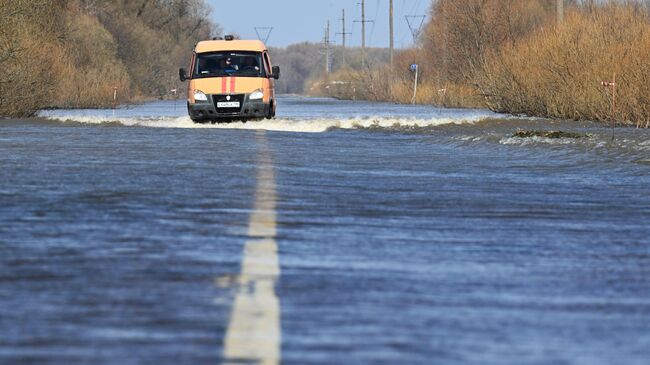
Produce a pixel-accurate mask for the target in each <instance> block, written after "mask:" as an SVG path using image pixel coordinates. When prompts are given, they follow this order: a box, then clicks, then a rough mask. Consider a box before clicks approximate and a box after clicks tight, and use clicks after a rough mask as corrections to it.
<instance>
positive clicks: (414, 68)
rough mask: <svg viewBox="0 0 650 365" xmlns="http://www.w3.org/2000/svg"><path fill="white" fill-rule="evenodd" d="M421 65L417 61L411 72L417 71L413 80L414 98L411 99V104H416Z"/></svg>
mask: <svg viewBox="0 0 650 365" xmlns="http://www.w3.org/2000/svg"><path fill="white" fill-rule="evenodd" d="M419 69H420V68H419V67H418V64H417V63H414V64H412V65H411V72H415V81H414V82H413V99H411V104H414V105H415V100H416V98H417V96H418V73H419Z"/></svg>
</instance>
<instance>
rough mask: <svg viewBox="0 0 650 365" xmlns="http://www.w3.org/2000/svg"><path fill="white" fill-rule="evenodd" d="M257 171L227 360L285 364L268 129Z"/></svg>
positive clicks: (260, 136) (228, 363) (230, 363)
mask: <svg viewBox="0 0 650 365" xmlns="http://www.w3.org/2000/svg"><path fill="white" fill-rule="evenodd" d="M256 137H257V142H258V145H259V150H258V176H257V189H256V192H255V208H254V211H253V214H251V217H250V223H249V226H248V235H249V237H251V239H250V240H249V241H247V242H246V245H245V248H244V257H243V260H242V269H241V270H242V271H241V275H240V277H239V282H238V284H239V289H238V292H237V296H236V298H235V304H234V306H233V310H232V313H231V316H230V323H229V325H228V330H227V332H226V338H225V341H224V359H225V360H224V365H235V364H259V365H277V364H279V363H280V358H281V353H280V346H281V335H282V334H281V330H280V301H279V299H278V297H277V296H276V294H275V283H276V281H277V279H278V277H279V276H280V264H279V259H278V245H277V243H276V241H275V235H276V211H275V209H276V202H277V195H276V188H275V173H274V171H273V160H272V156H271V150H270V148H269V145H268V141H267V139H266V134H265V132H264V131H258V132H257V136H256Z"/></svg>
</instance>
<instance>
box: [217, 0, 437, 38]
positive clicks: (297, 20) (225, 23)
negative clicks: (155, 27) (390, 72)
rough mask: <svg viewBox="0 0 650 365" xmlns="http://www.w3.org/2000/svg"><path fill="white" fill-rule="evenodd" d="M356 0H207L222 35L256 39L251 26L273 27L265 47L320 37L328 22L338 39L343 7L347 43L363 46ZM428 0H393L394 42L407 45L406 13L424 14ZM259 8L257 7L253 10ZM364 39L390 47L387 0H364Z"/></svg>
mask: <svg viewBox="0 0 650 365" xmlns="http://www.w3.org/2000/svg"><path fill="white" fill-rule="evenodd" d="M360 2H361V1H360V0H229V1H228V0H207V3H208V4H210V6H211V7H212V9H213V11H212V17H213V19H214V20H215V21H216V22H217V23H219V24H220V25H221V26H222V27H223V29H224V32H225V33H226V34H228V33H236V34H239V35H240V36H241V37H242V38H252V39H256V38H257V35H256V34H255V29H254V28H255V27H274V29H273V33H272V34H271V37H270V39H269V42H268V43H269V46H272V47H284V46H287V45H289V44H292V43H298V42H303V41H310V42H320V41H321V40H322V38H323V34H324V29H325V23H326V22H327V20H330V21H331V27H332V30H331V33H330V34H331V35H330V37H331V38H332V40H336V44H340V43H341V36H340V35H336V36H335V34H334V33H337V32H341V21H340V18H341V9H343V8H345V12H346V23H347V25H346V28H347V29H346V32H351V33H352V35H350V36H348V39H347V41H346V42H347V44H348V46H359V45H361V26H360V24H359V23H352V21H353V20H358V19H360V18H361V7H360V6H359V5H358V4H359V3H360ZM430 5H431V0H394V6H395V45H396V47H408V46H409V45H411V44H412V42H413V38H412V36H411V33H410V31H409V27H408V25H407V24H406V20H405V19H404V15H414V14H428V12H429V7H430ZM253 9H257V10H253ZM366 18H367V19H368V20H374V21H375V23H374V24H373V23H368V24H367V25H366V44H367V45H368V46H372V47H388V0H366Z"/></svg>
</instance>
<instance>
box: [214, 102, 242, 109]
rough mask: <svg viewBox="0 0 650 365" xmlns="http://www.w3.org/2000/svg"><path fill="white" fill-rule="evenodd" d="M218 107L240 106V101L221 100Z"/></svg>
mask: <svg viewBox="0 0 650 365" xmlns="http://www.w3.org/2000/svg"><path fill="white" fill-rule="evenodd" d="M217 108H239V102H238V101H220V102H218V103H217Z"/></svg>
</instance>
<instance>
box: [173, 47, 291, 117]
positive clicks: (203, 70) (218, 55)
mask: <svg viewBox="0 0 650 365" xmlns="http://www.w3.org/2000/svg"><path fill="white" fill-rule="evenodd" d="M179 76H180V79H181V81H183V82H184V81H189V85H188V91H187V92H188V98H187V112H188V114H189V115H190V118H191V119H192V121H194V122H195V123H205V122H231V121H235V120H238V121H244V122H245V121H248V120H261V119H264V118H267V119H271V118H273V117H275V110H276V101H275V80H277V79H279V78H280V68H279V67H277V66H272V64H271V58H270V57H269V51H268V49H267V47H266V46H265V45H264V43H263V42H261V41H257V40H235V39H234V37H233V36H226V37H225V38H224V39H214V40H209V41H201V42H198V43H197V44H196V47H195V49H194V52H193V54H192V61H191V63H190V68H189V72H188V70H186V69H183V68H181V69H180V70H179Z"/></svg>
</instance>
